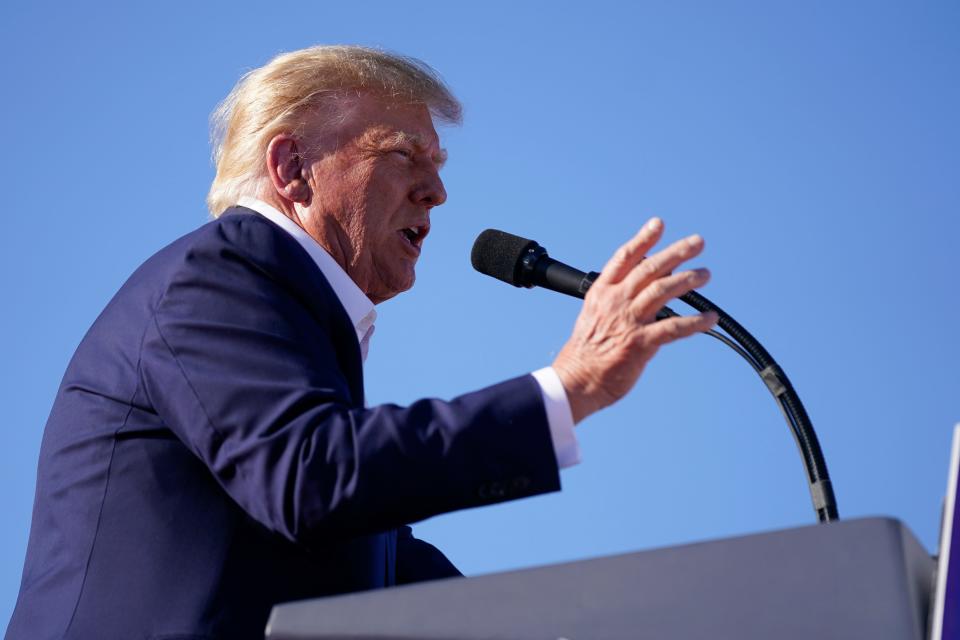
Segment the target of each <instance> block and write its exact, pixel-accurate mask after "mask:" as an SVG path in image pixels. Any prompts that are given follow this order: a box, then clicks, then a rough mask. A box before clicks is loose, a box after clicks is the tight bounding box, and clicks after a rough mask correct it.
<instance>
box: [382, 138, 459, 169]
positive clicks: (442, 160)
mask: <svg viewBox="0 0 960 640" xmlns="http://www.w3.org/2000/svg"><path fill="white" fill-rule="evenodd" d="M387 140H388V141H389V142H390V143H391V144H411V145H413V146H414V147H415V148H416V149H417V151H420V152H423V151H426V149H427V145H426V144H424V140H423V136H421V135H420V134H418V133H408V132H406V131H396V132H394V133H393V134H391V135H390V136H389V137H388V138H387ZM431 160H433V163H434V164H435V165H437V168H442V167H443V165H444V164H446V162H447V150H446V149H443V148H441V149H438V150H437V152H436V153H434V154H433V156H432V157H431Z"/></svg>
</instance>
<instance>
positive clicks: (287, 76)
mask: <svg viewBox="0 0 960 640" xmlns="http://www.w3.org/2000/svg"><path fill="white" fill-rule="evenodd" d="M350 90H365V91H372V92H374V93H375V94H376V95H378V96H380V97H382V98H384V99H386V100H389V101H391V102H398V103H410V104H424V105H426V106H427V107H428V108H429V109H430V112H431V114H432V115H433V117H434V118H436V119H438V120H440V121H442V122H445V123H449V124H457V123H459V122H460V117H461V106H460V103H459V101H457V99H456V98H455V97H454V96H453V94H452V93H451V91H450V89H449V88H447V86H446V84H445V83H444V82H443V80H442V79H441V78H440V76H439V75H438V74H437V72H436V71H434V70H433V69H432V68H430V66H428V65H427V64H426V63H424V62H421V61H420V60H417V59H416V58H408V57H406V56H400V55H396V54H392V53H388V52H385V51H381V50H378V49H370V48H366V47H357V46H317V47H309V48H307V49H301V50H299V51H293V52H290V53H283V54H280V55H278V56H277V57H275V58H274V59H273V60H271V61H270V62H269V63H267V64H266V65H264V66H263V67H260V68H259V69H254V70H253V71H250V72H249V73H247V74H245V75H244V76H243V77H242V78H241V79H240V81H239V82H238V83H237V85H236V86H235V87H234V88H233V90H232V91H231V92H230V94H229V95H228V96H227V97H226V98H225V99H224V100H223V102H221V103H220V104H219V105H218V106H217V108H216V110H215V111H214V112H213V114H211V116H210V130H211V132H210V137H211V142H212V144H213V162H214V164H215V165H216V168H217V175H216V177H215V178H214V179H213V184H212V185H211V186H210V192H209V193H208V194H207V207H208V208H209V209H210V213H211V214H213V216H214V217H217V216H219V215H220V214H221V213H223V212H224V211H225V210H226V209H228V208H229V207H232V206H233V205H235V204H236V203H237V200H238V199H239V198H240V197H242V196H244V195H257V194H258V193H259V189H260V186H261V184H262V183H263V181H264V180H265V179H266V176H265V169H264V153H265V152H266V149H267V145H268V143H269V142H270V140H271V139H272V138H273V137H274V136H276V135H277V134H279V133H284V132H286V133H294V132H296V131H297V130H299V128H300V127H301V126H302V123H303V119H304V114H305V112H306V111H307V110H309V109H312V108H316V107H318V106H320V105H321V104H322V103H323V101H324V100H325V99H329V98H332V97H335V96H337V95H343V92H344V91H350Z"/></svg>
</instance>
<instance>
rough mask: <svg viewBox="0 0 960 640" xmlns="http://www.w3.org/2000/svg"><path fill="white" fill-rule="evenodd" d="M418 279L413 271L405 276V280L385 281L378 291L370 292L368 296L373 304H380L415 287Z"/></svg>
mask: <svg viewBox="0 0 960 640" xmlns="http://www.w3.org/2000/svg"><path fill="white" fill-rule="evenodd" d="M416 280H417V277H416V274H413V273H411V274H410V276H409V277H408V278H404V279H403V280H397V281H396V282H390V283H384V285H383V286H382V287H380V288H379V289H377V290H376V291H370V292H368V293H367V297H368V298H370V300H371V301H372V302H373V304H380V303H381V302H385V301H387V300H389V299H390V298H392V297H394V296H396V295H398V294H401V293H403V292H404V291H409V290H410V289H412V288H413V285H414V283H415V282H416Z"/></svg>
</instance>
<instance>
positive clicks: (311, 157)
mask: <svg viewBox="0 0 960 640" xmlns="http://www.w3.org/2000/svg"><path fill="white" fill-rule="evenodd" d="M343 100H344V101H345V102H348V103H349V104H347V105H345V106H346V108H344V109H343V111H341V113H343V116H342V118H338V119H337V121H336V123H335V124H334V126H332V127H331V126H330V121H331V119H330V118H329V114H320V113H317V114H314V115H311V116H309V117H308V119H307V121H306V122H305V125H304V127H303V131H304V134H303V135H302V136H294V135H289V134H281V135H279V136H276V137H274V139H273V140H271V142H270V145H269V148H268V153H267V170H268V173H269V174H270V178H271V181H272V183H273V187H274V188H273V189H272V190H270V193H268V194H265V195H264V196H263V197H265V198H267V201H268V202H270V204H272V205H274V206H275V207H277V208H278V209H280V210H281V211H282V212H284V213H285V214H286V215H287V216H289V217H290V218H291V219H293V220H294V221H295V222H297V224H299V225H300V226H301V227H303V229H304V230H305V231H307V233H308V234H310V236H311V237H313V238H314V239H315V240H316V241H317V242H318V243H319V244H320V245H321V246H323V247H324V248H325V249H326V250H327V251H328V252H329V253H330V255H331V256H332V257H333V258H334V260H336V261H337V263H338V264H339V265H340V266H341V267H343V269H344V270H345V271H346V272H347V274H348V275H349V276H350V278H351V279H352V280H353V281H354V282H355V283H356V284H357V286H359V287H360V289H361V290H362V291H363V292H364V293H365V294H366V295H367V297H369V298H370V299H371V300H372V301H373V302H374V303H380V302H383V301H384V300H388V299H390V298H392V297H393V296H395V295H397V294H398V293H400V292H402V291H406V290H407V289H409V288H410V287H412V286H413V283H414V281H415V279H416V273H415V267H416V262H417V259H418V258H419V254H420V245H421V244H422V242H423V239H424V237H425V235H426V233H427V232H428V230H429V225H430V212H431V210H432V209H433V207H435V206H439V205H441V204H443V203H444V202H445V201H446V197H447V196H446V191H445V189H444V187H443V182H442V181H441V179H440V175H439V171H440V167H441V166H442V164H443V162H444V160H445V159H446V152H445V151H444V150H443V149H441V147H440V140H439V137H438V135H437V133H436V130H435V129H434V127H433V122H432V118H431V116H430V112H429V110H428V109H427V107H426V106H425V105H420V104H392V103H390V102H387V101H385V100H383V99H381V98H378V97H377V96H374V95H372V94H360V95H357V96H351V97H349V98H344V99H343ZM324 125H326V126H324ZM409 227H415V228H416V229H418V232H419V233H418V236H417V237H416V238H414V239H413V241H412V242H411V241H408V240H407V239H406V236H405V235H404V234H403V232H402V230H403V229H406V228H409Z"/></svg>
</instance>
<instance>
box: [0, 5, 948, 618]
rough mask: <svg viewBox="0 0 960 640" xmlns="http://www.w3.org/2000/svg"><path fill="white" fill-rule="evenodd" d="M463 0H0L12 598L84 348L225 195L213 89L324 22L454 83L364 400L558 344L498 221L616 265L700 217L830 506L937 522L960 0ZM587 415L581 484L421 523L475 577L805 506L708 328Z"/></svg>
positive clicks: (714, 262)
mask: <svg viewBox="0 0 960 640" xmlns="http://www.w3.org/2000/svg"><path fill="white" fill-rule="evenodd" d="M135 4H137V5H141V6H140V7H139V8H134V6H133V5H135ZM464 4H465V3H452V2H443V3H412V2H406V3H397V2H389V3H388V2H382V3H323V2H300V3H294V4H281V3H257V4H253V3H244V2H236V1H233V2H190V3H179V2H168V3H156V2H155V3H115V4H110V3H102V2H94V3H66V2H64V3H59V4H57V3H49V2H6V3H3V4H2V5H0V77H3V79H4V92H3V99H2V100H0V134H2V137H0V139H2V141H3V142H4V145H5V149H4V153H3V154H0V175H2V176H4V177H5V180H4V194H3V202H4V206H3V209H4V212H3V226H4V232H3V233H2V234H0V243H2V245H0V278H2V285H0V291H2V294H3V300H4V302H3V307H2V309H3V312H2V313H0V335H2V336H3V338H2V339H0V348H2V352H0V354H2V357H0V376H2V384H0V394H2V406H3V407H4V420H3V423H4V429H3V432H4V436H5V443H4V446H3V447H2V448H0V485H2V486H3V487H4V488H5V491H4V493H5V497H6V505H5V509H4V516H3V522H4V526H3V527H2V530H0V625H5V624H6V620H7V619H8V617H9V613H10V611H11V610H12V608H13V604H14V602H15V598H16V593H17V589H18V585H19V578H20V571H21V567H22V562H23V555H24V551H25V548H26V541H27V535H28V531H29V523H30V511H31V505H32V500H33V486H34V477H35V465H36V458H37V452H38V450H39V445H40V438H41V434H42V430H43V424H44V421H45V419H46V416H47V413H48V411H49V408H50V404H51V401H52V399H53V396H54V394H55V392H56V389H57V385H58V384H59V381H60V377H61V375H62V373H63V370H64V368H65V366H66V364H67V361H68V360H69V358H70V356H71V354H72V352H73V350H74V348H75V347H76V345H77V343H78V342H79V340H80V339H81V337H82V336H83V334H84V332H85V331H86V329H87V327H88V326H89V325H90V323H91V322H92V321H93V320H94V318H95V317H96V315H97V314H98V312H99V311H100V309H101V308H102V307H103V306H104V305H105V304H106V302H107V301H108V300H109V299H110V297H111V296H112V294H113V293H114V292H115V291H116V289H117V288H118V287H119V286H120V285H121V283H122V282H123V281H124V280H125V279H126V277H127V276H128V275H129V274H130V272H131V271H132V270H133V269H134V268H135V267H136V266H137V265H138V264H140V263H141V262H142V261H143V260H144V259H146V258H147V257H148V256H149V255H151V254H152V253H153V252H155V251H156V250H158V249H159V248H160V247H162V246H164V245H166V244H167V243H169V242H171V241H172V240H173V239H175V238H177V237H178V236H180V235H182V234H184V233H186V232H188V231H190V230H191V229H194V228H195V227H197V226H199V225H201V224H203V223H204V222H205V221H206V219H207V214H206V211H205V208H204V202H203V199H204V196H205V193H206V190H207V187H208V185H209V182H210V179H211V177H212V166H211V163H210V160H209V146H208V132H207V117H208V114H209V113H210V111H211V110H212V109H213V108H214V106H215V105H216V104H217V102H218V101H219V100H220V99H222V98H223V96H225V95H226V93H227V92H228V91H229V89H230V88H231V86H232V85H233V83H234V82H235V81H236V80H237V79H238V77H239V76H240V75H241V74H242V73H243V72H244V71H245V70H248V69H251V68H253V67H256V66H259V65H261V64H263V63H265V62H266V61H267V60H269V59H270V57H272V56H273V55H275V54H276V53H279V52H281V51H285V50H290V49H296V48H300V47H304V46H307V45H312V44H317V43H358V44H366V45H373V46H379V47H384V48H388V49H391V50H395V51H399V52H402V53H405V54H408V55H413V56H417V57H419V58H422V59H424V60H426V61H427V62H429V63H430V64H431V65H433V66H434V67H436V68H437V69H438V70H439V71H440V72H441V73H442V74H443V75H444V77H445V78H446V79H447V80H448V82H449V83H450V85H451V86H452V87H453V89H454V90H455V91H456V92H457V94H458V95H459V96H460V97H461V98H462V100H463V102H464V103H465V107H466V118H465V122H464V125H463V127H462V128H459V129H456V130H445V131H442V134H443V136H444V139H445V144H446V146H447V147H448V149H449V152H450V161H449V163H448V166H447V168H446V169H445V170H444V179H445V181H446V186H447V191H448V192H449V194H450V198H449V201H448V202H447V204H446V205H444V206H443V207H442V208H440V209H437V210H436V211H435V213H434V216H433V220H434V226H433V231H432V233H431V235H430V238H429V239H428V240H427V242H426V246H425V249H424V255H423V257H422V258H421V262H420V266H419V268H418V283H417V286H416V287H415V288H414V289H413V290H412V291H411V292H409V293H407V294H406V295H404V296H401V297H399V298H397V299H395V300H393V301H390V302H388V303H385V304H384V305H382V306H381V307H380V309H379V311H380V320H379V322H378V325H377V334H376V337H375V339H374V341H373V345H372V352H371V357H370V360H369V361H368V366H367V369H366V372H367V373H366V383H367V392H368V399H369V400H370V401H371V402H374V403H379V402H399V403H405V402H409V401H411V400H414V399H416V398H418V397H422V396H428V395H429V396H439V397H452V396H454V395H457V394H458V393H461V392H465V391H469V390H473V389H476V388H478V387H481V386H484V385H486V384H490V383H493V382H496V381H499V380H501V379H504V378H506V377H512V376H514V375H517V374H521V373H524V372H527V371H530V370H533V369H536V368H539V367H541V366H544V365H547V364H549V363H550V362H551V361H552V358H553V356H554V355H555V354H556V352H557V351H558V349H559V348H560V346H561V345H562V344H563V342H564V340H565V338H566V336H567V334H568V332H569V330H570V327H571V326H572V323H573V320H574V318H575V316H576V313H577V309H578V306H579V302H578V301H576V300H573V299H571V298H563V297H561V296H558V295H556V294H551V293H549V292H546V291H542V290H534V291H525V290H520V289H513V288H511V287H508V286H506V285H503V284H500V283H498V282H496V281H494V280H491V279H488V278H485V277H483V276H480V275H478V274H475V273H474V272H473V271H472V270H471V268H470V266H469V251H470V247H471V244H472V242H473V239H474V237H475V236H476V235H477V233H479V232H480V231H481V230H483V229H485V228H487V227H497V228H502V229H505V230H508V231H512V232H514V233H518V234H521V235H526V236H528V237H533V238H536V239H537V240H539V241H540V243H541V244H543V245H544V246H546V247H547V249H548V250H549V251H550V252H551V255H553V256H554V257H557V258H560V259H565V260H566V261H567V262H570V263H571V264H574V265H577V266H580V267H581V268H584V269H599V268H600V267H601V266H602V265H603V263H604V261H605V260H606V259H607V257H608V256H609V254H610V253H611V252H612V251H613V250H614V249H615V248H616V247H617V246H618V245H619V244H620V243H621V242H622V241H624V240H625V239H627V238H628V237H629V236H631V235H632V234H633V233H634V231H635V230H636V229H637V228H638V227H639V226H640V225H641V224H642V222H643V221H644V220H645V219H646V218H647V217H649V216H651V215H659V216H661V217H662V218H663V219H664V220H665V221H666V224H667V237H668V239H675V238H678V237H680V236H682V235H685V234H687V233H692V232H699V233H701V234H702V235H703V236H704V237H705V238H706V240H707V250H706V252H705V254H704V256H703V257H702V258H701V259H700V260H699V261H698V264H702V265H705V266H709V267H710V268H711V270H712V271H713V274H714V278H713V282H712V283H711V284H710V285H709V286H708V287H707V288H706V289H705V290H704V293H705V294H706V295H707V296H709V297H710V298H711V299H713V300H714V301H716V302H717V303H718V304H720V305H721V306H722V307H724V308H725V309H726V310H727V311H728V312H730V313H731V314H733V315H734V317H736V318H737V319H738V320H740V322H741V323H743V324H744V325H746V326H747V327H748V328H749V329H750V330H751V331H752V332H753V333H754V334H755V335H756V336H757V337H758V338H759V339H760V340H761V341H762V342H763V343H764V344H765V345H766V347H767V348H768V349H769V350H770V351H771V352H772V353H773V355H774V357H776V358H777V360H778V361H779V362H780V364H781V365H782V366H783V367H784V369H785V370H786V371H787V373H788V374H789V376H790V377H791V379H792V380H793V382H794V384H795V386H796V388H797V389H798V391H799V393H800V396H801V398H802V399H803V401H804V402H805V404H806V406H807V409H808V411H809V412H810V415H811V417H812V419H813V423H814V425H815V426H816V428H817V432H818V433H819V436H820V440H821V443H822V445H823V449H824V452H825V454H826V459H827V462H828V465H829V468H830V471H831V474H832V476H833V479H834V486H835V489H836V494H837V499H838V504H839V508H840V512H841V516H843V517H847V518H852V517H861V516H868V515H880V514H883V515H889V516H893V517H896V518H900V519H902V520H903V521H904V522H906V524H907V525H908V526H909V527H910V528H911V529H912V530H913V531H914V533H915V534H916V535H917V536H918V538H919V539H920V540H921V541H922V542H923V543H924V545H925V546H926V547H927V548H928V549H930V550H931V551H933V550H934V549H935V546H936V543H937V535H938V534H937V528H938V524H939V517H940V505H941V500H942V496H943V492H944V488H945V483H946V475H947V458H948V449H949V440H950V431H951V428H952V425H953V424H954V423H956V422H958V421H960V393H958V392H960V367H958V362H960V339H958V337H957V334H956V329H957V324H958V323H957V318H958V314H960V303H958V296H957V293H958V285H957V272H958V269H957V262H958V251H957V246H958V244H957V238H958V235H960V222H958V219H960V215H958V214H960V115H958V114H960V37H958V36H960V5H958V4H957V3H956V2H950V1H942V2H907V1H903V2H869V3H866V2H853V1H830V2H827V1H814V2H806V3H796V2H786V1H782V2H781V1H774V2H770V1H760V0H757V1H755V2H737V1H732V2H723V3H719V2H708V1H703V2H684V1H680V2H636V3H629V5H630V6H629V8H627V7H626V6H621V4H623V5H627V4H628V3H606V2H590V3H556V2H551V3H547V2H539V3H532V2H531V3H523V2H516V1H514V2H502V3H501V2H484V3H482V4H480V3H477V4H476V5H475V6H474V7H472V8H467V7H465V6H463V5H464ZM346 7H350V8H346ZM676 308H677V309H678V310H681V309H682V305H679V304H678V305H676ZM578 434H579V436H580V440H581V444H582V450H583V463H582V464H581V465H580V466H578V467H576V468H573V469H570V470H567V471H565V472H564V473H563V483H564V489H563V491H562V492H560V493H556V494H553V495H550V496H546V497H538V498H533V499H528V500H523V501H520V502H515V503H511V504H504V505H499V506H494V507H489V508H484V509H478V510H473V511H466V512H458V513H453V514H448V515H444V516H441V517H438V518H434V519H432V520H430V521H428V522H426V523H423V524H421V525H419V526H418V527H416V528H415V531H416V532H417V533H418V535H420V536H421V537H425V538H427V539H430V540H431V541H434V542H435V543H436V544H438V546H440V547H441V548H443V549H444V550H445V551H446V552H447V553H448V555H449V556H450V557H451V558H452V559H453V560H454V562H456V563H457V564H458V565H459V566H460V567H461V568H462V569H463V570H464V571H465V572H467V573H471V574H477V573H486V572H491V571H498V570H504V569H510V568H516V567H521V566H529V565H538V564H544V563H551V562H557V561H560V560H568V559H576V558H584V557H590V556H597V555H603V554H609V553H615V552H621V551H629V550H638V549H649V548H654V547H659V546H667V545H676V544H681V543H684V542H689V541H694V540H704V539H710V538H717V537H724V536H732V535H739V534H745V533H749V532H757V531H763V530H770V529H776V528H782V527H793V526H799V525H806V524H810V523H812V522H813V521H814V516H813V510H812V508H811V506H810V499H809V495H808V493H807V488H806V484H805V479H804V476H803V470H802V467H801V464H800V458H799V456H798V454H797V451H796V447H795V446H794V444H793V441H792V438H791V436H790V433H789V431H788V430H787V427H786V425H785V424H784V422H783V419H782V418H781V416H780V415H779V413H778V411H777V408H776V406H775V405H774V403H773V401H772V400H771V398H770V397H769V395H768V394H767V391H766V389H765V388H764V386H763V385H762V383H761V382H760V381H759V379H758V378H756V376H755V374H754V373H753V372H752V371H751V370H750V369H749V368H748V367H747V366H746V365H745V364H744V363H743V362H742V361H740V360H739V359H738V358H737V357H736V356H735V355H734V354H733V353H732V352H729V351H727V350H726V349H724V348H722V347H721V346H720V345H719V344H718V343H716V342H715V341H713V340H710V339H709V338H705V337H698V338H696V339H692V340H690V341H688V342H687V343H685V344H682V345H677V346H675V347H672V348H668V349H665V350H663V351H661V353H660V354H659V356H658V357H657V359H656V360H655V361H654V363H653V364H652V365H651V366H650V367H649V368H648V370H647V372H646V373H645V376H644V377H643V378H642V379H641V381H640V384H639V385H638V387H637V388H636V389H635V390H634V392H633V393H632V394H631V395H630V396H629V397H628V398H627V399H625V400H624V401H623V402H621V403H620V404H619V405H617V406H616V407H614V408H612V409H610V410H608V411H606V412H604V413H602V414H598V415H596V416H593V417H591V418H589V419H588V420H587V421H586V422H584V423H583V424H582V425H581V426H579V427H578Z"/></svg>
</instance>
